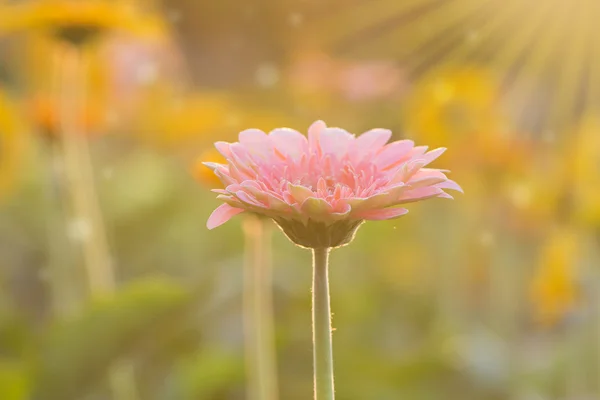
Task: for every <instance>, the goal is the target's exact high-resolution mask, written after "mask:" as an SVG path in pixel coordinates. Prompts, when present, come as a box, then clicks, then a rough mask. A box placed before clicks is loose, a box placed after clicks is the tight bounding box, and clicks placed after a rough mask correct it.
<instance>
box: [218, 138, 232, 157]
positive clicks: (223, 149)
mask: <svg viewBox="0 0 600 400" xmlns="http://www.w3.org/2000/svg"><path fill="white" fill-rule="evenodd" d="M229 146H231V143H227V142H215V149H217V151H218V152H219V153H221V155H222V156H223V157H225V158H227V159H229V158H231V150H229Z"/></svg>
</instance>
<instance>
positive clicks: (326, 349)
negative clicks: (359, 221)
mask: <svg viewBox="0 0 600 400" xmlns="http://www.w3.org/2000/svg"><path fill="white" fill-rule="evenodd" d="M329 251H330V249H329V248H315V249H313V286H312V303H313V308H312V322H313V362H314V393H315V400H333V399H334V398H335V393H334V385H333V350H332V337H331V332H332V330H331V308H330V301H329Z"/></svg>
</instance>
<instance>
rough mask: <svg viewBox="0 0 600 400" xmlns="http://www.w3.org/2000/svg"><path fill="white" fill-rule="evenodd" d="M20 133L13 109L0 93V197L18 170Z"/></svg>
mask: <svg viewBox="0 0 600 400" xmlns="http://www.w3.org/2000/svg"><path fill="white" fill-rule="evenodd" d="M21 133H22V127H21V126H20V123H19V119H18V118H17V116H16V109H15V107H13V105H12V104H11V102H10V101H9V100H8V97H7V96H6V95H5V94H4V93H3V92H1V91H0V197H2V196H3V195H5V194H6V193H7V192H8V191H9V189H10V188H11V186H12V184H13V182H14V180H15V177H16V175H17V174H18V171H19V170H20V169H19V164H20V161H21V156H22V150H23V143H24V142H23V138H22V135H21Z"/></svg>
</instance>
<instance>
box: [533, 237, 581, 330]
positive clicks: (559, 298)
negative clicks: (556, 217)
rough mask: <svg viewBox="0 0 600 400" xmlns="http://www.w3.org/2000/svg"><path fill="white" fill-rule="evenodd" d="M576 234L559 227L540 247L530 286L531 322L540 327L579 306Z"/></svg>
mask: <svg viewBox="0 0 600 400" xmlns="http://www.w3.org/2000/svg"><path fill="white" fill-rule="evenodd" d="M579 250H580V248H579V240H578V237H577V233H576V232H574V231H572V230H569V229H566V228H561V229H558V230H557V231H556V232H553V233H552V234H551V236H550V237H549V238H548V241H547V242H546V243H545V244H544V245H543V247H542V249H541V251H540V254H539V259H538V266H537V271H536V273H535V276H534V278H533V281H532V283H531V293H530V294H531V301H532V306H533V315H534V318H535V320H536V321H537V322H538V323H539V324H541V325H542V326H546V327H548V326H552V325H555V324H557V323H559V322H561V321H562V320H563V319H564V318H565V317H566V316H567V315H568V314H569V313H570V312H572V311H574V309H575V308H576V307H577V305H578V303H579V300H580V299H579V294H580V293H579V288H578V285H577V263H578V256H579Z"/></svg>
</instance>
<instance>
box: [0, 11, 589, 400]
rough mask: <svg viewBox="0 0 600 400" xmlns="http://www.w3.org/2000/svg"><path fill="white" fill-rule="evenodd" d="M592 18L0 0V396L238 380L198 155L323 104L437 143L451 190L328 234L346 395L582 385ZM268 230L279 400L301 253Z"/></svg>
mask: <svg viewBox="0 0 600 400" xmlns="http://www.w3.org/2000/svg"><path fill="white" fill-rule="evenodd" d="M598 21H600V2H598V1H597V0H573V1H566V0H547V1H534V0H504V1H502V0H328V1H325V0H304V1H292V0H248V1H236V0H219V1H196V0H164V1H162V2H160V1H158V0H157V1H141V0H140V1H139V2H134V1H113V2H110V1H105V2H101V1H100V0H97V1H91V0H90V2H86V1H84V0H80V1H74V2H69V1H58V0H57V1H51V0H48V1H43V0H40V1H37V2H36V1H16V0H15V1H7V0H4V1H2V2H0V201H1V203H0V399H2V400H22V399H29V398H33V399H36V400H70V399H86V400H102V399H108V398H110V396H109V395H108V393H109V392H110V391H109V390H108V389H107V388H108V387H109V386H110V385H109V384H107V381H110V379H109V380H107V379H106V376H107V375H111V373H109V371H114V370H115V369H117V370H118V369H119V368H123V369H127V368H131V367H132V365H133V370H134V371H135V382H136V385H135V386H136V387H137V391H138V392H139V393H138V395H137V399H142V400H155V399H156V400H169V399H173V400H178V399H183V400H187V399H190V400H191V399H199V400H204V399H205V400H238V399H243V398H244V381H245V377H244V352H243V349H242V318H241V310H242V295H241V289H242V275H243V274H242V268H241V265H242V259H243V254H242V250H243V246H242V234H241V230H240V220H239V219H234V221H232V222H231V223H229V224H227V225H225V226H224V227H221V228H219V229H217V230H215V231H212V232H209V231H207V229H206V228H205V221H206V219H207V217H208V215H209V213H210V212H211V210H212V209H213V208H214V207H215V206H216V205H218V202H217V201H216V200H215V199H214V197H215V196H214V195H213V194H212V193H210V192H209V191H208V187H209V186H210V185H214V184H215V183H214V181H211V178H210V176H209V175H207V174H206V173H205V171H203V170H199V169H197V168H195V163H196V161H197V159H198V157H199V155H201V154H204V155H203V156H202V157H204V158H205V159H208V158H211V157H214V154H212V153H211V151H210V148H211V143H212V142H214V141H216V140H228V141H231V140H235V137H236V135H237V132H238V131H239V130H241V129H244V128H249V127H256V128H261V129H263V130H269V129H272V128H274V127H277V126H290V127H294V128H297V129H299V130H301V131H305V130H306V128H307V127H308V125H309V124H310V123H311V122H312V121H314V120H316V119H323V120H325V121H326V122H327V123H328V124H330V125H338V126H341V127H344V128H347V129H348V130H350V131H353V132H355V133H360V132H362V131H363V130H367V129H370V128H373V127H385V128H390V129H392V130H393V131H394V135H395V137H396V138H410V139H414V140H415V141H416V142H417V143H418V144H427V145H430V146H431V147H437V146H445V147H448V149H449V150H448V151H447V153H446V154H445V155H444V156H443V157H442V160H443V161H440V164H439V165H440V166H442V167H444V168H448V169H450V170H452V174H451V177H452V179H454V180H455V181H457V182H458V183H460V184H461V185H462V187H463V188H464V190H465V195H458V196H457V199H456V200H455V201H454V202H448V201H431V202H426V203H423V204H417V205H413V206H411V207H410V210H411V212H410V214H409V215H407V216H406V217H403V218H401V219H398V220H395V221H389V222H382V223H369V224H366V225H365V226H364V227H363V228H362V229H361V230H360V232H359V234H358V237H357V239H356V240H355V242H354V243H353V244H352V245H351V246H350V247H347V248H344V249H342V250H339V251H336V252H334V253H333V255H332V263H333V265H332V271H331V286H332V288H331V290H332V302H333V303H332V307H333V310H334V313H335V316H334V326H335V328H336V331H335V334H334V352H335V362H336V389H337V394H338V398H339V399H340V400H397V399H410V400H439V399H461V400H504V399H506V400H554V399H561V400H592V399H600V364H599V360H600V347H599V343H600V335H599V334H598V325H599V321H600V310H599V309H598V304H600V299H599V298H598V293H599V292H600V275H599V272H600V271H599V270H598V267H599V263H600V249H599V243H600V230H599V228H600V35H598V33H597V29H598ZM88 36H89V37H88ZM82 38H83V39H82ZM78 39H81V40H80V42H81V43H80V44H79V46H80V48H81V52H82V53H83V56H82V60H83V63H82V64H81V65H80V67H81V68H80V69H78V70H77V69H75V73H72V72H73V69H71V70H69V68H73V66H72V65H71V64H69V63H68V62H64V59H65V58H68V54H71V53H69V50H68V47H69V43H71V44H70V46H71V47H72V42H73V41H75V40H78ZM80 77H81V78H82V79H83V80H84V81H85V84H84V85H81V84H80V81H79V78H80ZM65 88H66V89H65ZM65 90H75V91H77V92H78V93H79V99H80V100H81V99H85V102H83V101H80V102H76V103H74V104H73V106H72V107H67V109H66V110H65V107H64V105H63V106H61V104H63V103H61V99H62V98H63V97H62V96H64V93H63V92H64V91H65ZM65 115H66V116H67V118H68V117H69V115H71V116H72V115H74V116H75V118H76V120H78V121H79V122H81V123H80V126H79V129H77V133H78V134H79V137H74V138H73V139H74V143H76V146H79V147H75V148H74V149H75V150H73V148H71V152H70V153H69V149H67V148H63V146H61V144H60V140H59V138H60V131H61V129H62V128H61V126H62V125H61V124H62V122H61V121H62V119H63V118H64V117H65ZM83 132H85V134H83ZM88 148H89V154H88V151H87V150H88ZM78 151H84V152H85V155H89V156H90V157H89V158H88V157H79V158H78V157H75V159H72V160H71V161H72V162H71V163H69V162H67V163H66V164H65V163H63V161H65V160H64V159H63V158H64V157H65V154H71V155H73V154H75V155H77V154H78V153H77V152H78ZM67 158H68V157H67ZM67 161H68V160H67ZM82 166H83V167H82ZM90 166H91V167H92V168H90ZM84 172H85V173H84ZM92 176H93V179H91V177H92ZM70 177H71V178H70ZM72 177H75V178H73V179H75V180H76V177H79V178H81V177H83V178H82V179H81V181H79V186H77V182H75V185H74V183H73V181H70V179H72ZM86 177H87V178H89V179H86ZM194 178H197V179H198V180H200V181H201V182H203V183H201V184H199V183H198V181H197V180H195V179H194ZM203 185H204V186H203ZM74 186H75V187H79V189H76V190H75V193H73V187H74ZM77 190H80V192H81V193H79V192H77ZM90 191H91V193H92V194H93V192H96V195H94V196H91V195H90ZM77 193H79V194H82V193H83V194H82V195H83V199H84V200H82V201H83V203H84V206H82V207H83V208H84V209H85V204H88V205H89V203H90V201H91V202H92V203H93V201H94V199H96V198H97V199H98V202H99V207H100V209H101V211H102V215H94V216H93V217H94V218H93V219H92V220H87V219H85V218H81V217H78V214H77V207H76V206H74V205H73V199H75V201H74V203H75V204H76V203H77V200H76V199H77V198H80V197H81V196H80V197H77V196H78V194H77ZM86 193H87V196H88V197H86ZM90 196H91V197H90ZM90 198H91V200H90ZM85 199H87V200H85ZM97 229H103V230H104V231H105V232H106V235H107V237H108V241H107V243H105V242H103V241H101V240H96V238H95V237H94V232H96V231H97ZM273 241H274V244H275V246H274V252H273V253H274V254H273V256H274V267H275V277H274V300H275V306H276V342H277V343H276V344H277V352H278V362H279V375H280V390H281V399H282V400H306V399H309V398H311V395H312V394H311V393H312V375H311V374H312V372H311V369H312V359H311V357H312V354H311V342H310V338H311V334H310V293H309V287H310V273H311V271H310V253H309V252H307V251H302V250H300V249H296V248H295V247H294V246H293V245H292V244H291V243H289V242H288V241H287V240H286V239H285V238H284V237H283V235H281V234H280V232H278V231H275V232H274V233H273ZM82 249H83V251H82ZM106 251H108V252H109V253H110V255H111V258H110V259H109V260H106V259H104V260H102V259H98V258H99V257H100V258H101V257H102V254H104V253H106ZM86 257H88V258H86ZM102 262H112V265H113V267H114V271H113V272H114V274H115V276H114V281H115V282H111V283H110V284H108V286H110V288H108V289H107V288H106V287H103V285H104V284H103V283H102V282H103V279H104V278H103V277H102V271H95V272H94V265H101V264H102ZM84 264H85V265H86V266H87V269H86V268H84ZM90 272H91V276H92V278H90ZM94 273H97V275H98V276H96V278H94ZM94 279H96V281H95V280H94ZM108 280H109V281H110V280H111V279H108ZM113 283H114V285H113ZM94 285H98V286H99V287H100V289H97V288H96V290H95V289H94ZM103 288H104V291H103ZM94 290H95V291H94ZM115 290H116V292H114V293H112V292H113V291H115ZM90 292H91V293H92V294H95V295H92V296H90ZM109 292H110V293H109ZM90 298H91V300H90ZM113 383H114V382H113ZM121 386H123V385H121ZM131 398H132V399H135V397H131Z"/></svg>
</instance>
